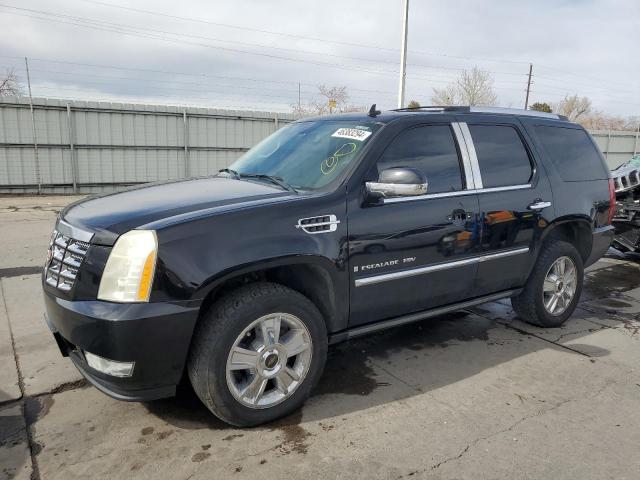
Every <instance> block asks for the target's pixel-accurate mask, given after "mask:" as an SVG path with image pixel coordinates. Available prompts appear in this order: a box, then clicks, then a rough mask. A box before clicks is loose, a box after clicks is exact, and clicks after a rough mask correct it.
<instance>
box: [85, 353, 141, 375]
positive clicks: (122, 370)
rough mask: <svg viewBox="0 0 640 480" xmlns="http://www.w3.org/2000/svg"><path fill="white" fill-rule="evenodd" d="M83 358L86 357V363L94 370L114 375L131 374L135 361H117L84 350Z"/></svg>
mask: <svg viewBox="0 0 640 480" xmlns="http://www.w3.org/2000/svg"><path fill="white" fill-rule="evenodd" d="M84 358H86V359H87V364H88V365H89V366H90V367H91V368H93V369H94V370H98V371H99V372H102V373H106V374H107V375H111V376H114V377H130V376H131V375H132V374H133V367H134V365H135V362H117V361H115V360H109V359H108V358H102V357H99V356H98V355H94V354H93V353H90V352H86V351H85V352H84Z"/></svg>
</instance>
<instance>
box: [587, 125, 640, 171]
mask: <svg viewBox="0 0 640 480" xmlns="http://www.w3.org/2000/svg"><path fill="white" fill-rule="evenodd" d="M590 133H591V135H592V136H593V138H594V139H595V141H596V143H597V144H598V146H599V147H600V150H602V153H603V154H604V157H605V158H606V159H607V163H608V164H609V168H611V169H614V168H616V167H618V166H620V165H621V164H623V163H624V162H626V161H628V160H629V159H630V158H631V157H632V156H634V155H636V154H637V153H640V131H638V130H636V131H635V132H618V131H603V130H593V131H591V132H590Z"/></svg>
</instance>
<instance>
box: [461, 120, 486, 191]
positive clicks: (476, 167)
mask: <svg viewBox="0 0 640 480" xmlns="http://www.w3.org/2000/svg"><path fill="white" fill-rule="evenodd" d="M460 130H461V131H462V135H463V137H464V141H465V143H466V144H467V150H468V151H469V160H470V161H471V170H472V172H473V185H474V188H476V189H478V190H479V189H481V188H482V175H481V174H480V164H479V163H478V155H477V154H476V147H475V146H474V145H473V137H472V136H471V131H470V130H469V126H468V125H467V124H466V123H465V122H460Z"/></svg>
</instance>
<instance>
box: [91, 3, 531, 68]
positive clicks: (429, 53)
mask: <svg viewBox="0 0 640 480" xmlns="http://www.w3.org/2000/svg"><path fill="white" fill-rule="evenodd" d="M79 1H81V2H85V3H92V4H95V5H102V6H104V7H109V8H118V9H122V10H128V11H131V12H137V13H144V14H148V15H155V16H159V17H165V18H171V19H173V20H182V21H187V22H195V23H201V24H206V25H215V26H218V27H225V28H232V29H237V30H244V31H250V32H257V33H262V34H268V35H277V36H282V37H289V38H298V39H301V40H309V41H314V42H321V43H332V44H335V45H345V46H351V47H358V48H367V49H374V50H383V51H388V52H393V53H397V49H395V48H388V47H382V46H377V45H365V44H362V43H353V42H345V41H340V40H332V39H331V38H319V37H310V36H304V35H296V34H292V33H286V32H276V31H273V30H263V29H257V28H251V27H245V26H240V25H232V24H228V23H221V22H213V21H210V20H203V19H201V18H189V17H182V16H178V15H171V14H167V13H162V12H157V11H152V10H144V9H141V8H133V7H127V6H124V5H117V4H113V3H108V2H101V1H98V0H79ZM408 52H409V53H412V54H418V55H429V56H438V57H448V58H457V59H465V60H479V61H487V62H496V63H512V64H523V65H526V64H528V63H529V62H525V61H521V60H505V59H493V58H483V57H468V56H463V55H451V54H444V53H435V52H425V51H421V50H408Z"/></svg>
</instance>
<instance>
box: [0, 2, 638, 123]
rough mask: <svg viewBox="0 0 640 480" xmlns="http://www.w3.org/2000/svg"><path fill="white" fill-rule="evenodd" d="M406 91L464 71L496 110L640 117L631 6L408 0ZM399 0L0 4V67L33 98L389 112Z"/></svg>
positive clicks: (417, 91) (416, 93) (425, 96)
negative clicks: (585, 108)
mask: <svg viewBox="0 0 640 480" xmlns="http://www.w3.org/2000/svg"><path fill="white" fill-rule="evenodd" d="M409 16H410V21H409V54H408V60H407V99H408V100H409V99H416V100H418V101H420V102H421V103H422V104H429V103H430V96H431V93H432V90H433V88H434V87H442V86H444V85H446V84H447V83H448V82H450V81H452V80H454V79H455V78H456V77H457V76H458V75H459V74H460V72H461V71H462V70H463V69H468V68H472V67H473V66H478V67H480V68H482V69H484V70H486V71H489V72H491V74H492V76H493V78H494V80H495V83H494V88H495V91H496V93H497V95H498V98H499V100H500V104H501V105H503V106H513V107H521V106H522V105H523V103H524V97H525V88H526V81H527V72H528V69H529V63H532V64H533V74H534V75H533V87H532V96H531V100H532V102H536V101H547V102H556V101H558V100H560V99H561V98H562V97H564V96H565V95H566V94H573V93H577V94H579V95H586V96H589V97H590V98H591V99H592V100H593V104H594V107H595V108H597V109H599V110H603V111H604V112H606V113H610V114H618V115H638V114H640V61H638V45H640V1H638V0H528V1H525V0H485V1H473V0H464V1H456V2H447V1H442V0H411V3H410V12H409ZM401 30H402V0H322V1H314V2H311V1H301V0H271V1H265V0H234V1H229V0H227V1H222V0H182V1H181V2H175V1H169V0H154V1H150V0H137V1H130V2H126V1H125V0H0V32H2V34H1V37H0V71H2V70H5V69H7V68H15V72H16V73H17V74H18V75H19V76H20V78H21V80H23V81H24V80H25V69H24V59H23V57H24V56H27V57H28V58H29V66H30V70H31V79H32V85H33V94H34V95H35V96H41V97H56V98H80V99H100V100H109V101H126V102H155V103H162V104H172V105H203V106H216V107H230V108H238V109H240V108H242V109H251V110H274V111H283V112H284V111H290V109H291V107H290V106H291V105H292V104H294V103H297V102H298V93H299V91H300V97H301V101H302V103H306V102H308V101H309V100H311V99H312V98H313V97H314V96H315V95H316V92H317V85H318V84H326V85H344V86H346V87H347V88H348V92H349V94H350V103H352V104H355V105H369V104H371V103H377V104H378V105H379V106H381V107H382V108H394V107H395V104H396V96H397V84H398V70H399V56H400V38H401Z"/></svg>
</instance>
